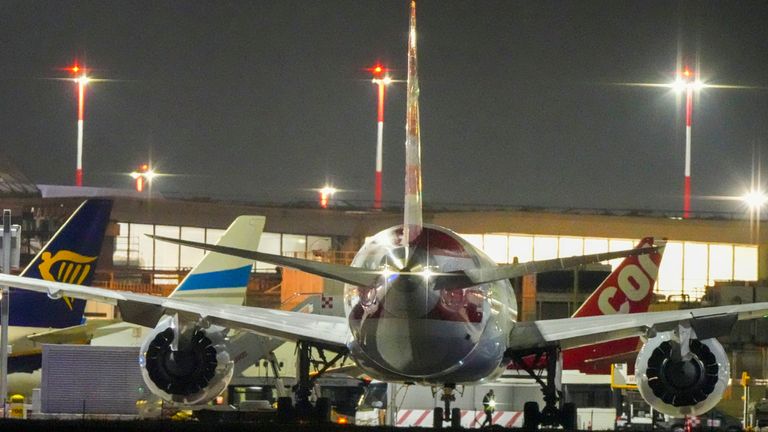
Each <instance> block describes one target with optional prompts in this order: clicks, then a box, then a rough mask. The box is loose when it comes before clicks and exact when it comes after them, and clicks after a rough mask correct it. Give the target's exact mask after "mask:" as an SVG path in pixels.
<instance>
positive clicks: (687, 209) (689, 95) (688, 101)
mask: <svg viewBox="0 0 768 432" xmlns="http://www.w3.org/2000/svg"><path fill="white" fill-rule="evenodd" d="M686 72H688V71H687V70H686ZM692 117H693V87H692V86H691V85H688V86H686V89H685V189H684V192H683V218H685V219H688V217H689V216H690V213H691V121H692Z"/></svg>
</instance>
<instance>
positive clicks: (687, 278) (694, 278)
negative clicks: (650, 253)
mask: <svg viewBox="0 0 768 432" xmlns="http://www.w3.org/2000/svg"><path fill="white" fill-rule="evenodd" d="M664 258H665V259H666V257H664ZM707 264H708V263H707V245H706V244H705V243H692V242H685V244H684V246H683V290H684V293H685V294H688V295H689V296H691V297H692V298H694V299H698V298H701V296H703V295H704V287H705V286H706V284H707V275H708V273H709V272H708V268H707Z"/></svg>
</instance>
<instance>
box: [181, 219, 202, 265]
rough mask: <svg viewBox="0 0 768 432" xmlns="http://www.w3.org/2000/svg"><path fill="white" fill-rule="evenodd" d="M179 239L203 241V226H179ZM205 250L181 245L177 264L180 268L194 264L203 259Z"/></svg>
mask: <svg viewBox="0 0 768 432" xmlns="http://www.w3.org/2000/svg"><path fill="white" fill-rule="evenodd" d="M181 239H182V240H189V241H194V242H198V243H205V228H195V227H181ZM204 255H205V251H204V250H202V249H197V248H191V247H186V246H182V247H181V251H180V252H179V265H180V266H181V268H189V269H191V268H192V267H194V266H196V265H197V263H199V262H200V260H202V259H203V256H204Z"/></svg>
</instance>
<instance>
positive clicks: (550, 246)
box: [533, 236, 557, 261]
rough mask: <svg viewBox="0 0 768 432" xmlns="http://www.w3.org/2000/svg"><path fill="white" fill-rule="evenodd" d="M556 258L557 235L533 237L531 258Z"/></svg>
mask: <svg viewBox="0 0 768 432" xmlns="http://www.w3.org/2000/svg"><path fill="white" fill-rule="evenodd" d="M552 258H557V237H543V236H542V237H539V236H535V237H534V238H533V259H534V260H537V261H538V260H543V259H552Z"/></svg>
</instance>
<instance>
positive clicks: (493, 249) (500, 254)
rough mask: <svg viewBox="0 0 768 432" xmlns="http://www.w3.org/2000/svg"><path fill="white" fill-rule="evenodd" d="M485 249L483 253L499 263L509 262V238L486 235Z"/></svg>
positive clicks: (484, 239) (484, 240)
mask: <svg viewBox="0 0 768 432" xmlns="http://www.w3.org/2000/svg"><path fill="white" fill-rule="evenodd" d="M483 244H484V245H485V247H484V248H483V251H485V253H486V254H488V256H489V257H490V258H491V259H492V260H493V261H495V262H497V263H508V262H509V251H508V250H507V248H508V247H509V244H508V241H507V236H506V235H499V234H486V235H485V236H484V238H483Z"/></svg>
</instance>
